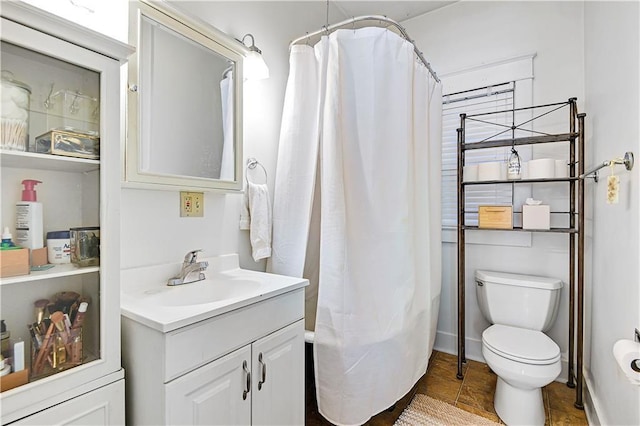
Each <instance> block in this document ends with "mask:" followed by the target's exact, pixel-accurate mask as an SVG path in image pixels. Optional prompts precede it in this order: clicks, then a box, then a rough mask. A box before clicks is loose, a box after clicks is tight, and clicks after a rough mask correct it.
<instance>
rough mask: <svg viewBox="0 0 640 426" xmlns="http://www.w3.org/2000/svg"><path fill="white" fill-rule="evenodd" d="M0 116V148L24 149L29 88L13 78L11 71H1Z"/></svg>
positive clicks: (27, 129) (25, 148)
mask: <svg viewBox="0 0 640 426" xmlns="http://www.w3.org/2000/svg"><path fill="white" fill-rule="evenodd" d="M1 94H2V108H0V111H2V112H1V114H2V116H1V119H0V148H2V149H10V150H15V151H26V150H27V144H28V140H29V96H30V95H31V88H30V87H29V86H28V85H26V84H25V83H22V82H20V81H17V80H14V79H13V73H11V72H10V71H2V90H1Z"/></svg>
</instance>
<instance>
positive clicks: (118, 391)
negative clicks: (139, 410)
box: [12, 380, 124, 426]
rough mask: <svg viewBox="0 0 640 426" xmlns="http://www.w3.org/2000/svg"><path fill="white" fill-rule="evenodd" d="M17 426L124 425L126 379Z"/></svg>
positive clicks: (49, 410)
mask: <svg viewBox="0 0 640 426" xmlns="http://www.w3.org/2000/svg"><path fill="white" fill-rule="evenodd" d="M12 424H15V425H83V426H93V425H96V426H98V425H101V426H107V425H123V424H124V380H118V381H117V382H115V383H111V384H109V385H106V386H103V387H101V388H99V389H96V390H94V391H91V392H88V393H86V394H84V395H80V396H79V397H77V398H74V399H71V400H69V401H65V402H63V403H62V404H58V405H55V406H53V407H51V408H49V409H46V410H44V411H40V412H39V413H36V414H34V415H32V416H29V417H26V418H24V419H21V420H18V421H17V422H15V423H12Z"/></svg>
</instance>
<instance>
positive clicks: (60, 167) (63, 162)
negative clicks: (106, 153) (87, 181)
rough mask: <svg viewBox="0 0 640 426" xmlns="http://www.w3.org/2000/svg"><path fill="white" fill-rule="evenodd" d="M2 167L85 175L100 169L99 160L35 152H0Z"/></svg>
mask: <svg viewBox="0 0 640 426" xmlns="http://www.w3.org/2000/svg"><path fill="white" fill-rule="evenodd" d="M0 159H1V160H2V167H21V168H29V169H39V170H53V171H61V172H73V173H85V172H92V171H95V170H99V169H100V160H89V159H86V158H76V157H64V156H61V155H51V154H38V153H35V152H23V151H9V150H0Z"/></svg>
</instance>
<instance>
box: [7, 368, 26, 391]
mask: <svg viewBox="0 0 640 426" xmlns="http://www.w3.org/2000/svg"><path fill="white" fill-rule="evenodd" d="M28 382H29V370H27V369H24V370H20V371H16V372H15V373H10V374H7V375H6V376H2V377H0V392H4V391H8V390H9V389H13V388H17V387H18V386H22V385H26V384H27V383H28Z"/></svg>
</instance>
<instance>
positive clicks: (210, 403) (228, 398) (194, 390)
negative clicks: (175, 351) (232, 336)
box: [149, 346, 253, 425]
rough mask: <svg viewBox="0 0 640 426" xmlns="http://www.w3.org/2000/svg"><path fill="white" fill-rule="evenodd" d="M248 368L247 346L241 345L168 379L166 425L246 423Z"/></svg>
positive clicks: (249, 361) (251, 390)
mask: <svg viewBox="0 0 640 426" xmlns="http://www.w3.org/2000/svg"><path fill="white" fill-rule="evenodd" d="M185 350H189V349H188V348H185ZM244 366H246V367H244ZM250 368H251V347H250V346H245V347H243V348H241V349H238V350H237V351H235V352H232V353H230V354H229V355H227V356H224V357H222V358H220V359H218V360H216V361H213V362H210V363H209V364H206V365H204V366H202V367H200V368H198V369H196V370H194V371H192V372H190V373H188V374H185V375H184V376H182V377H180V378H178V379H176V380H174V381H172V382H170V383H169V384H167V385H166V407H167V408H166V410H167V417H166V424H172V425H175V424H189V425H248V424H250V423H251V394H253V389H250V392H248V393H247V394H246V395H245V394H244V392H245V391H246V390H247V388H248V386H247V384H248V383H247V379H248V378H250V374H249V369H250ZM149 409H154V408H153V407H149Z"/></svg>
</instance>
